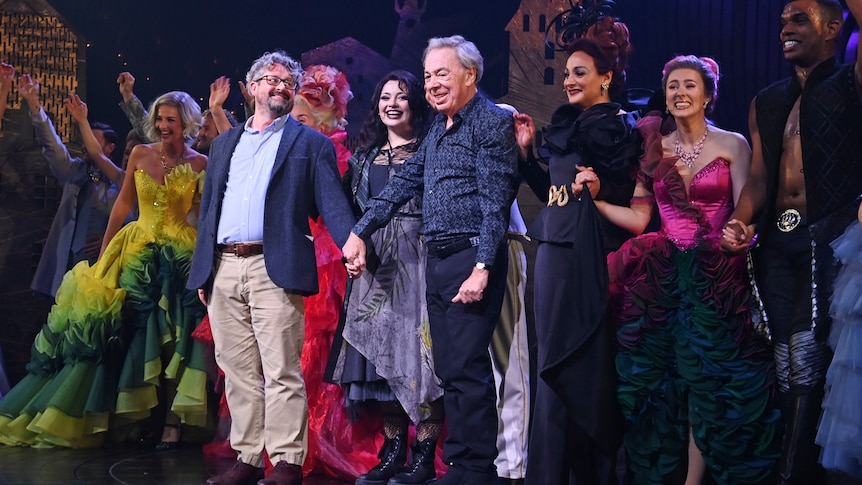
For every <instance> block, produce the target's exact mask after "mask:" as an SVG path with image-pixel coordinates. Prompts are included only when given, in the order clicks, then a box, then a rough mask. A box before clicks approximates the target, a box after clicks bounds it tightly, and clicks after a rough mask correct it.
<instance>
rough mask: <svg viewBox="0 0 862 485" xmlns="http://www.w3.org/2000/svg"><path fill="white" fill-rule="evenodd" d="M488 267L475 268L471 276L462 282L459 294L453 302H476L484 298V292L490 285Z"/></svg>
mask: <svg viewBox="0 0 862 485" xmlns="http://www.w3.org/2000/svg"><path fill="white" fill-rule="evenodd" d="M488 273H489V271H488V270H487V269H478V268H473V272H472V273H470V276H469V277H468V278H467V279H466V280H464V282H463V283H461V287H460V288H458V294H457V295H455V298H452V303H476V302H477V301H480V300H481V299H482V293H483V292H484V291H485V288H487V287H488Z"/></svg>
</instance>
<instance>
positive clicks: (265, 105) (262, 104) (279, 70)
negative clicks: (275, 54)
mask: <svg viewBox="0 0 862 485" xmlns="http://www.w3.org/2000/svg"><path fill="white" fill-rule="evenodd" d="M263 76H275V77H277V78H280V79H293V77H292V76H291V74H290V71H289V70H288V69H287V68H286V67H284V66H282V65H281V64H273V65H271V66H270V67H269V68H268V69H266V70H265V71H263V72H261V74H260V75H259V76H258V79H260V78H261V77H263ZM249 90H250V92H251V95H252V96H254V107H255V114H258V113H260V114H264V113H265V114H267V115H268V116H269V117H272V118H278V117H280V116H282V115H285V114H287V113H290V110H291V109H293V99H294V96H295V94H296V93H295V92H294V89H293V88H288V87H287V86H285V85H284V83H279V84H278V85H276V86H271V85H270V84H269V83H267V82H266V81H263V80H259V81H252V82H250V83H249Z"/></svg>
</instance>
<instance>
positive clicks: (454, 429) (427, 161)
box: [344, 35, 517, 485]
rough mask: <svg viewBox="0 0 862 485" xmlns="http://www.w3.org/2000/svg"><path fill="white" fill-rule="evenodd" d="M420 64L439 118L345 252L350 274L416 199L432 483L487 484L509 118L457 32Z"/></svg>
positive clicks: (502, 281)
mask: <svg viewBox="0 0 862 485" xmlns="http://www.w3.org/2000/svg"><path fill="white" fill-rule="evenodd" d="M423 62H424V71H425V92H426V98H427V99H428V100H429V101H430V102H431V105H432V107H433V108H434V109H436V110H437V111H438V113H439V114H438V115H437V117H436V118H435V120H434V122H433V124H432V127H431V129H430V131H429V133H428V136H426V138H425V141H424V142H423V143H422V146H421V147H420V148H419V151H418V152H417V153H416V155H414V156H413V158H411V159H410V160H408V161H407V162H405V163H404V166H403V168H402V170H401V172H400V173H398V174H396V175H394V176H393V178H392V179H390V182H389V185H388V186H387V187H386V188H385V189H384V190H383V192H382V193H381V194H380V195H379V196H378V197H376V198H375V199H374V200H373V202H372V204H371V206H370V208H369V210H368V211H367V212H366V213H365V216H364V217H363V218H362V219H361V220H360V221H359V222H358V223H357V224H356V226H354V228H353V233H351V235H350V238H349V239H348V241H347V243H346V244H345V245H344V256H345V258H346V259H347V261H348V265H347V266H348V271H349V272H350V273H351V274H352V275H355V274H358V272H360V271H361V270H362V269H363V268H364V266H365V242H364V240H366V239H368V237H369V236H370V235H371V234H372V233H373V232H374V231H375V230H376V229H377V228H379V227H381V226H383V225H384V224H385V223H386V222H387V221H388V220H389V219H390V218H391V217H392V215H393V214H394V213H395V211H396V209H398V207H400V206H401V205H402V204H404V203H405V202H407V201H408V200H410V199H411V198H413V197H414V196H415V195H418V194H422V196H423V220H424V223H425V244H426V246H427V248H428V262H427V275H426V278H427V300H428V314H429V318H430V322H431V340H432V346H433V351H434V366H435V371H436V373H437V375H438V376H439V377H440V379H441V380H442V381H443V388H444V390H445V395H444V406H445V410H446V418H447V420H448V423H449V425H448V429H449V436H448V438H447V439H446V443H445V444H444V447H443V452H444V459H445V460H446V462H447V463H448V464H449V471H448V472H447V474H446V476H445V477H444V478H443V479H441V480H440V481H439V482H438V483H440V484H441V485H454V484H471V485H472V484H482V485H485V484H488V485H490V484H494V483H496V480H497V474H496V471H495V468H494V458H495V457H496V456H497V447H496V439H497V415H496V409H495V404H494V399H495V397H494V387H493V378H492V374H491V361H490V357H489V354H488V345H489V343H490V341H491V334H492V333H493V331H494V326H495V325H496V323H497V320H498V318H499V316H500V307H501V305H502V299H503V293H504V291H505V286H506V267H507V257H508V254H507V252H506V248H505V241H506V231H507V227H508V219H509V206H510V205H511V204H512V200H513V198H514V195H515V173H516V170H517V151H516V145H515V135H514V128H513V121H512V115H511V114H510V113H509V112H508V111H505V110H503V109H501V108H499V107H497V106H495V105H494V103H492V102H491V101H489V100H488V99H487V98H485V97H484V96H483V95H481V94H479V93H478V88H477V83H478V82H479V80H480V79H481V78H482V66H483V61H482V55H481V54H480V53H479V50H478V49H477V48H476V46H475V45H474V44H473V43H472V42H470V41H467V40H465V39H464V38H463V37H461V36H460V35H456V36H452V37H443V38H433V39H430V40H429V41H428V46H427V48H426V49H425V53H424V56H423Z"/></svg>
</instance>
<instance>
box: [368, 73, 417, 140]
mask: <svg viewBox="0 0 862 485" xmlns="http://www.w3.org/2000/svg"><path fill="white" fill-rule="evenodd" d="M377 114H378V116H380V121H382V122H383V124H384V125H385V126H386V128H387V129H389V130H393V129H394V130H399V129H404V128H409V127H410V121H411V116H412V112H411V111H410V104H409V101H408V93H407V89H406V86H402V84H401V83H400V82H398V81H396V80H394V79H393V80H390V81H387V82H386V84H384V85H383V89H382V90H381V91H380V101H379V102H378V103H377Z"/></svg>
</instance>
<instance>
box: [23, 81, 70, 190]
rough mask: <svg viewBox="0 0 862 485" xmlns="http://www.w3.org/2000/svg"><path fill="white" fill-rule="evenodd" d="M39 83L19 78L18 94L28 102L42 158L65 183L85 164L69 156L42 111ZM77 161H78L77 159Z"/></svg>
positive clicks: (58, 178) (52, 125)
mask: <svg viewBox="0 0 862 485" xmlns="http://www.w3.org/2000/svg"><path fill="white" fill-rule="evenodd" d="M39 91H40V88H39V83H38V82H36V81H34V80H33V78H32V77H30V75H29V74H22V75H21V76H20V77H19V78H18V92H19V93H21V97H22V98H24V100H25V101H27V106H28V107H29V110H30V120H31V121H32V123H33V131H34V132H35V134H36V140H37V142H38V143H39V146H41V147H42V156H43V157H45V161H47V162H48V167H49V168H50V169H51V173H53V174H54V177H56V178H57V180H59V181H61V182H64V183H65V181H66V180H67V179H68V178H69V177H70V176H71V174H72V173H73V170H74V169H73V167H74V166H76V165H81V164H83V162H81V161H77V162H76V161H75V160H73V159H72V157H71V156H70V155H69V151H68V150H67V149H66V145H64V144H63V140H61V139H60V135H59V134H57V130H56V129H55V128H54V124H53V123H51V119H50V118H48V115H47V114H45V110H44V109H42V101H41V100H40V99H39ZM76 160H77V159H76Z"/></svg>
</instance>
